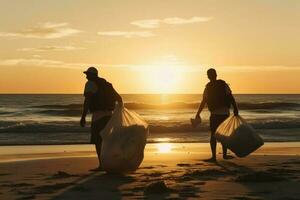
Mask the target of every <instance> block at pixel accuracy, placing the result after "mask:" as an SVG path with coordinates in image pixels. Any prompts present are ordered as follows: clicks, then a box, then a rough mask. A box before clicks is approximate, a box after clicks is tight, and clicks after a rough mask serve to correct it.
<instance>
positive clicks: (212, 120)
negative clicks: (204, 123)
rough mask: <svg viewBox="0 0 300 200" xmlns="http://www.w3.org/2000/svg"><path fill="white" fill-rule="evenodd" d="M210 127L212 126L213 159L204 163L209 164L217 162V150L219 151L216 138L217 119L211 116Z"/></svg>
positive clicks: (211, 146) (211, 144) (211, 145)
mask: <svg viewBox="0 0 300 200" xmlns="http://www.w3.org/2000/svg"><path fill="white" fill-rule="evenodd" d="M209 125H210V131H211V134H210V149H211V154H212V156H211V158H209V159H206V160H204V161H207V162H215V161H216V160H217V156H216V149H217V140H216V138H215V117H214V115H211V116H210V118H209Z"/></svg>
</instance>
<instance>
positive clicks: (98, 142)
mask: <svg viewBox="0 0 300 200" xmlns="http://www.w3.org/2000/svg"><path fill="white" fill-rule="evenodd" d="M109 119H110V117H109V116H108V117H103V118H102V119H100V120H97V121H95V122H93V123H92V138H91V142H92V143H93V144H95V148H96V152H97V157H98V161H99V166H98V167H97V168H95V169H92V170H91V171H99V170H102V166H101V148H102V138H101V136H100V132H101V131H102V129H104V127H105V126H106V124H107V122H108V121H109Z"/></svg>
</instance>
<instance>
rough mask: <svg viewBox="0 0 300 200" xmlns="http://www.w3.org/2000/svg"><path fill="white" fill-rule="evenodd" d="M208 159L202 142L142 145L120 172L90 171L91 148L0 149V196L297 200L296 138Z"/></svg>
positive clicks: (298, 165)
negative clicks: (138, 156) (242, 154)
mask: <svg viewBox="0 0 300 200" xmlns="http://www.w3.org/2000/svg"><path fill="white" fill-rule="evenodd" d="M218 152H219V153H218V162H217V163H207V162H204V161H203V159H205V158H208V157H209V156H210V149H209V144H205V143H192V144H186V143H181V144H172V143H165V144H147V146H146V150H145V159H144V161H143V163H142V165H141V166H140V168H139V169H138V170H137V171H136V172H133V173H130V174H126V175H117V174H106V173H105V172H90V171H89V169H91V168H94V167H96V166H97V158H96V157H95V152H94V151H93V146H91V145H57V146H51V145H50V146H3V147H0V199H5V200H8V199H86V200H90V199H219V200H221V199H300V190H299V188H300V156H299V154H300V143H268V144H265V145H264V146H263V147H262V148H261V149H259V150H258V151H257V152H255V153H253V154H252V155H250V156H248V157H246V158H235V159H232V160H223V159H222V158H221V150H220V149H218Z"/></svg>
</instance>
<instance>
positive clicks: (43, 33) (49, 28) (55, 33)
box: [0, 22, 82, 39]
mask: <svg viewBox="0 0 300 200" xmlns="http://www.w3.org/2000/svg"><path fill="white" fill-rule="evenodd" d="M80 32H82V31H81V30H78V29H74V28H70V27H69V24H68V23H53V22H46V23H43V24H38V25H37V26H34V27H31V28H26V29H23V30H21V31H17V32H0V37H14V38H39V39H56V38H62V37H67V36H71V35H74V34H77V33H80Z"/></svg>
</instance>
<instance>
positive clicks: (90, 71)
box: [83, 67, 98, 75]
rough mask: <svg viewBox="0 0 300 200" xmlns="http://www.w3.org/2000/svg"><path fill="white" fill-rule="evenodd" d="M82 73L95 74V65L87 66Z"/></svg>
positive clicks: (96, 72) (96, 73) (96, 71)
mask: <svg viewBox="0 0 300 200" xmlns="http://www.w3.org/2000/svg"><path fill="white" fill-rule="evenodd" d="M83 73H85V74H87V73H89V74H95V75H98V70H97V69H96V68H95V67H89V68H88V69H87V70H86V71H84V72H83Z"/></svg>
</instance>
